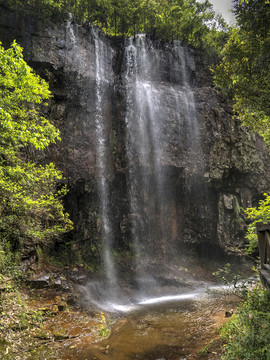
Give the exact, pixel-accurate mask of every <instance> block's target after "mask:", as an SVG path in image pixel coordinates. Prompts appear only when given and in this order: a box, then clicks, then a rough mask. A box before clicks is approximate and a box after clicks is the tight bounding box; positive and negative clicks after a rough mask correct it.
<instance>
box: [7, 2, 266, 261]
mask: <svg viewBox="0 0 270 360" xmlns="http://www.w3.org/2000/svg"><path fill="white" fill-rule="evenodd" d="M96 34H97V32H95V31H94V30H93V29H92V28H91V27H89V28H87V27H83V26H78V25H76V24H72V23H70V22H69V21H67V22H65V23H58V24H53V23H43V22H40V21H36V20H35V19H30V18H24V17H21V16H20V15H19V14H16V13H14V12H12V11H10V10H8V9H6V8H4V7H1V12H0V40H1V41H2V42H3V44H4V45H5V46H8V45H9V43H10V42H11V41H12V40H13V39H16V40H17V42H18V43H20V44H21V45H22V46H23V47H24V51H25V58H26V60H27V61H28V62H29V64H30V65H31V66H32V67H33V68H34V69H35V70H36V71H37V72H38V73H39V74H41V76H43V77H45V78H46V79H47V80H48V81H49V82H50V88H51V91H52V92H53V94H54V98H53V100H52V101H51V104H50V107H49V109H47V115H48V116H49V117H50V119H51V120H52V121H53V122H54V123H55V124H56V126H58V127H59V128H60V129H61V137H62V141H61V143H59V144H57V146H54V147H51V148H50V149H49V150H48V151H47V153H46V159H45V160H44V161H48V160H49V161H54V162H55V164H56V165H57V166H58V167H59V168H60V169H61V170H62V171H63V172H64V175H65V177H66V181H67V183H68V186H69V188H70V192H69V195H68V196H67V198H66V200H65V203H66V209H67V211H68V212H69V213H70V215H71V218H72V220H73V221H74V224H75V229H74V231H73V233H72V234H69V235H68V237H69V238H70V239H71V240H72V248H73V250H74V251H75V252H76V251H77V253H78V252H79V251H81V255H82V257H84V258H85V259H88V260H89V261H91V258H92V257H93V256H96V253H97V252H98V249H99V246H100V236H101V235H100V232H101V230H100V217H99V210H98V208H99V204H98V203H99V201H98V198H99V196H98V185H97V181H96V175H97V172H98V169H97V165H96V163H97V149H98V147H97V142H98V139H97V137H96V133H97V129H96V127H97V125H96V122H95V116H96V111H97V109H96V104H97V100H96V97H97V91H96V90H95V89H96V88H97V86H98V80H97V62H96V60H97V59H96V45H95V36H96ZM98 37H99V41H101V42H102V46H103V47H104V49H106V57H107V59H108V61H107V62H106V64H105V65H104V66H105V67H108V68H105V70H104V71H105V72H106V74H107V78H106V81H105V82H104V84H103V88H102V110H101V111H102V117H103V118H104V119H106V121H105V123H104V124H105V125H104V128H105V130H104V131H105V134H106V143H107V147H106V158H107V166H106V179H107V182H108V192H109V194H110V202H111V205H110V206H111V207H112V209H113V216H112V218H113V220H112V233H113V234H114V235H113V236H114V238H115V245H114V246H115V248H116V249H119V248H122V249H126V250H127V249H129V248H130V246H129V245H130V244H129V241H130V237H131V235H132V229H131V219H132V217H134V216H136V214H132V213H130V206H129V199H128V190H127V187H128V180H127V156H126V127H125V113H126V107H127V98H126V80H125V77H124V76H123V73H124V72H125V65H124V64H125V61H124V60H125V49H124V46H125V44H124V41H122V40H109V39H107V38H106V37H104V36H103V35H102V34H100V33H98ZM152 46H154V47H155V51H156V52H157V53H158V54H159V56H162V59H161V65H160V66H159V68H158V70H157V72H156V74H155V83H158V86H159V89H160V92H161V94H162V98H163V99H164V104H165V105H164V106H165V108H164V111H162V113H161V114H160V117H163V127H162V129H163V134H162V136H163V140H162V141H164V143H166V144H167V145H166V151H165V153H164V157H163V160H162V168H163V169H164V171H166V174H167V177H168V178H169V179H170V181H169V183H170V186H171V185H172V184H173V191H170V192H168V193H167V192H166V190H164V191H165V194H167V203H166V205H165V206H166V209H167V219H166V226H165V227H166V233H167V235H168V238H170V239H172V240H173V242H174V244H176V248H177V249H178V251H179V252H180V251H181V252H182V251H183V249H187V248H188V249H193V250H196V251H197V252H199V254H203V255H208V256H213V250H215V251H216V254H218V253H220V252H221V249H228V248H229V247H230V245H231V244H234V243H235V242H239V241H243V235H244V230H245V225H246V219H245V216H244V214H243V210H242V208H246V207H248V206H252V205H256V204H257V202H258V200H259V199H260V198H261V196H262V193H263V192H265V191H266V190H267V184H268V181H269V157H268V155H267V153H266V149H265V146H264V144H263V142H262V140H261V139H260V138H259V137H257V136H254V135H251V134H249V133H248V132H247V131H246V130H245V129H243V128H241V127H240V126H239V124H238V123H237V122H235V120H234V119H233V118H232V109H231V107H230V105H229V104H228V103H227V102H226V99H224V97H223V96H222V94H221V93H219V92H218V90H217V89H216V88H215V87H213V86H212V82H211V75H210V72H209V69H208V64H207V61H206V60H205V58H204V55H203V53H201V52H200V51H197V50H192V49H189V50H188V51H189V54H190V57H189V59H192V61H190V62H189V63H187V64H186V67H187V74H188V81H189V83H190V84H191V85H190V86H191V88H192V91H193V94H194V98H195V106H196V113H197V123H198V128H199V143H200V147H199V148H197V151H196V152H194V153H193V154H192V153H191V152H188V151H187V149H186V146H187V144H186V138H184V137H181V134H179V131H178V130H177V129H176V125H175V122H176V115H175V112H176V109H175V102H174V100H173V98H172V91H171V90H170V87H171V84H178V83H181V81H183V79H181V74H180V75H179V73H178V72H177V67H176V66H175V65H174V64H173V63H171V62H170V55H169V54H170V52H171V51H172V45H171V44H164V43H161V42H159V41H153V42H152ZM104 51H105V50H104ZM164 122H166V124H165V125H166V126H164ZM198 155H200V156H198ZM147 167H148V170H147V169H145V172H146V173H147V174H148V175H147V176H148V177H149V181H150V180H151V176H153V174H152V172H151V166H150V165H149V166H147ZM149 169H150V170H149ZM148 201H149V204H151V196H150V197H149V199H148ZM145 216H147V217H149V219H150V218H151V216H152V213H151V211H148V212H147V210H146V211H145ZM163 220H164V219H163ZM163 220H161V219H159V221H163ZM155 237H157V234H155V229H153V232H152V235H151V236H150V240H148V241H150V242H152V243H153V242H154V241H155ZM162 244H163V245H164V246H165V247H166V239H165V240H164V239H163V240H162ZM154 247H155V245H154V246H153V248H154ZM157 250H158V251H159V249H157Z"/></svg>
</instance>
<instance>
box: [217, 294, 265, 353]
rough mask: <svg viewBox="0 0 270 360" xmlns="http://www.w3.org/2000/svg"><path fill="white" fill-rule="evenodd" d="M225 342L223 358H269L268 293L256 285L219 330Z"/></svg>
mask: <svg viewBox="0 0 270 360" xmlns="http://www.w3.org/2000/svg"><path fill="white" fill-rule="evenodd" d="M221 336H222V337H223V338H224V339H225V340H226V341H227V344H226V346H225V354H224V356H223V357H222V359H223V360H226V359H228V360H229V359H239V360H254V359H260V360H267V359H269V358H270V345H269V344H270V293H269V292H268V291H267V290H266V289H261V288H260V287H257V288H256V289H254V290H252V291H250V292H249V293H248V296H247V299H246V300H245V301H244V302H243V304H242V305H241V306H240V308H239V310H238V313H237V314H236V315H234V316H233V317H232V318H231V319H230V320H229V321H228V322H227V323H226V324H225V325H224V326H223V328H222V329H221Z"/></svg>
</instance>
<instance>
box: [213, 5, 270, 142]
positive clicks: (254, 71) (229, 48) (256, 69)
mask: <svg viewBox="0 0 270 360" xmlns="http://www.w3.org/2000/svg"><path fill="white" fill-rule="evenodd" d="M234 9H235V10H234V11H235V15H236V18H237V22H238V26H237V27H236V28H235V29H234V31H233V32H232V34H231V37H230V39H229V41H228V43H227V44H226V46H225V48H224V50H223V54H222V55H223V60H222V62H221V63H220V65H218V66H217V67H216V69H215V81H216V84H217V85H219V86H221V87H222V88H223V90H225V91H226V92H227V93H228V94H229V95H230V96H232V98H233V101H234V109H235V112H236V114H237V117H238V118H239V119H240V120H241V121H242V123H243V125H245V126H248V127H249V128H250V129H251V130H253V131H256V132H258V133H259V134H261V135H262V136H263V137H264V139H265V141H266V142H268V143H269V144H270V126H269V124H270V3H269V1H267V0H262V1H258V0H249V1H248V2H244V1H239V0H235V1H234Z"/></svg>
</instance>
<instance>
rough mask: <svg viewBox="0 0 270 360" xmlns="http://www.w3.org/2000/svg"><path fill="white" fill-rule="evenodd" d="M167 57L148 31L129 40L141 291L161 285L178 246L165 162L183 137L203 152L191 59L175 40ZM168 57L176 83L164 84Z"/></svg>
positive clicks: (133, 205)
mask: <svg viewBox="0 0 270 360" xmlns="http://www.w3.org/2000/svg"><path fill="white" fill-rule="evenodd" d="M168 57H169V59H164V56H163V53H162V50H160V49H159V50H158V49H156V48H155V46H154V44H153V43H152V41H151V40H149V39H148V38H147V37H146V36H145V35H138V36H137V37H136V38H135V39H133V38H132V39H128V40H127V42H126V48H125V81H126V115H125V124H126V154H127V161H128V189H129V190H128V191H129V198H130V213H131V218H132V234H133V244H134V245H133V251H134V259H135V261H136V265H135V267H136V269H137V270H136V278H137V282H138V287H139V290H140V291H141V292H145V291H146V290H147V289H148V288H149V284H151V286H152V285H153V284H156V285H158V276H157V275H156V273H155V268H156V266H157V263H158V265H159V266H160V265H164V264H166V262H167V261H169V260H170V259H171V258H172V257H173V256H174V254H175V250H176V248H175V244H174V240H173V239H172V238H173V237H176V235H175V234H174V235H173V233H176V232H177V231H179V230H178V229H175V227H176V226H175V224H173V223H170V220H169V219H168V211H169V212H170V211H171V212H173V211H174V209H176V204H175V200H174V192H175V189H173V184H172V181H171V179H170V175H169V173H168V169H167V168H168V164H167V163H166V162H167V159H168V153H169V152H170V148H171V147H172V146H174V147H177V146H178V147H179V144H177V142H178V141H179V140H180V139H182V141H183V142H185V143H186V145H185V148H186V149H187V151H186V153H185V154H181V155H182V156H185V157H192V156H193V155H192V154H193V153H194V152H195V153H196V156H199V153H198V151H199V150H198V149H199V148H198V141H197V140H198V136H199V131H198V123H197V118H196V108H195V100H194V95H193V91H192V88H191V84H190V83H189V80H188V72H187V61H189V62H191V61H192V59H191V57H190V55H189V54H188V52H187V49H186V48H184V47H182V46H181V45H180V43H179V42H174V44H173V49H172V51H171V52H170V54H168ZM168 62H169V63H170V64H171V68H172V70H171V71H175V74H174V75H173V76H174V79H175V83H174V84H173V85H170V86H165V85H164V84H163V83H162V82H161V81H160V77H161V76H163V75H162V74H164V73H165V72H166V71H168V69H166V68H165V66H166V63H168ZM168 89H169V92H168ZM173 99H174V100H173ZM172 101H174V104H173V103H171V102H172ZM170 117H172V118H170ZM173 117H175V118H176V121H174V119H173ZM168 127H171V128H174V127H175V134H176V136H175V143H173V144H172V143H171V142H172V141H173V140H172V139H169V138H168V137H167V135H166V134H167V133H168V131H167V128H168ZM168 204H169V205H168ZM169 207H170V208H169ZM173 228H174V229H173Z"/></svg>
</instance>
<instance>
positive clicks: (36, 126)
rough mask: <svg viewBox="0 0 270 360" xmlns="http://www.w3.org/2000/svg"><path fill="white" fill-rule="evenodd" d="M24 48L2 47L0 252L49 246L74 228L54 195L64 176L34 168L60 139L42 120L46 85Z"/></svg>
mask: <svg viewBox="0 0 270 360" xmlns="http://www.w3.org/2000/svg"><path fill="white" fill-rule="evenodd" d="M22 50H23V49H22V48H21V47H20V46H19V45H17V44H16V42H13V44H12V46H11V48H10V49H7V50H5V49H4V48H3V47H2V46H1V43H0V236H1V240H0V243H1V246H2V250H6V248H7V246H9V245H8V244H10V246H11V247H12V248H19V247H20V245H22V244H23V243H25V242H27V241H28V242H29V241H30V243H32V244H35V243H37V242H42V241H43V242H48V241H49V240H50V239H52V238H53V237H54V236H57V235H59V234H60V233H62V232H65V231H68V230H69V229H71V227H72V224H71V221H70V220H69V218H68V215H67V214H66V213H65V212H64V208H63V205H62V202H61V200H60V198H61V197H62V196H63V195H65V194H66V192H67V189H66V188H65V187H62V188H60V189H58V190H57V183H58V182H59V181H60V180H62V174H61V172H60V171H58V170H57V169H56V168H55V166H54V165H53V164H47V165H45V166H41V165H37V164H36V163H35V162H34V161H33V158H34V154H35V153H36V152H37V151H40V150H44V149H45V148H46V147H47V146H48V145H49V144H51V143H54V142H55V141H56V140H60V136H59V131H58V130H57V129H56V128H55V127H54V126H53V125H52V124H51V123H50V122H49V121H48V120H47V119H46V118H45V117H44V116H42V108H43V107H44V105H46V104H44V100H48V99H49V98H50V96H51V94H50V91H49V88H48V84H47V83H46V82H45V81H44V80H42V79H41V78H40V77H39V76H37V75H36V74H34V72H33V71H32V69H31V68H30V67H29V66H28V65H27V64H26V62H25V61H24V60H23V55H22Z"/></svg>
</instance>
